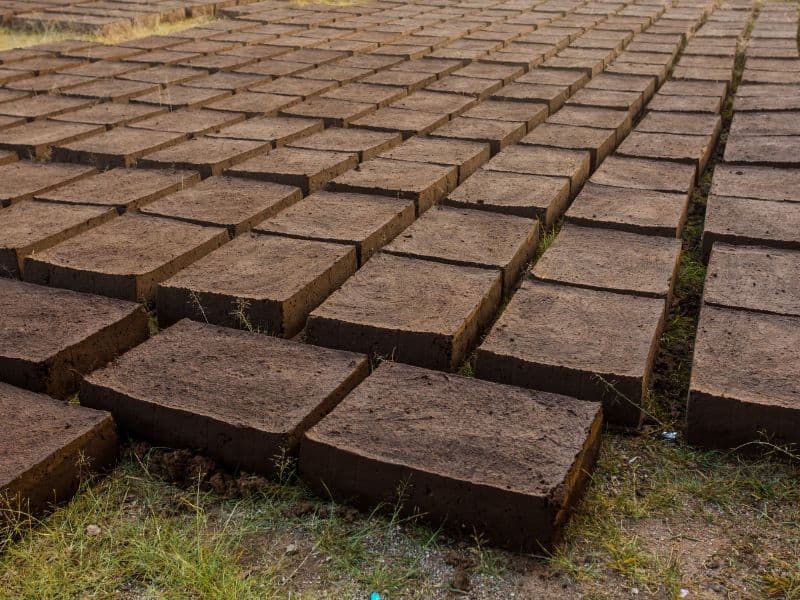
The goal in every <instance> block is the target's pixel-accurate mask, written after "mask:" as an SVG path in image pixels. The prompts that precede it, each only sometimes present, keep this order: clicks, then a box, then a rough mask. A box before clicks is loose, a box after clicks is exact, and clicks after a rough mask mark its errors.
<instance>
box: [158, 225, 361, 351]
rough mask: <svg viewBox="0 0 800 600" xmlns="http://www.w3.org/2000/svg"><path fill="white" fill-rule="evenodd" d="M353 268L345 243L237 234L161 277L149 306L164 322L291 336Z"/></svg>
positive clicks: (350, 249) (353, 257)
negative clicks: (189, 322)
mask: <svg viewBox="0 0 800 600" xmlns="http://www.w3.org/2000/svg"><path fill="white" fill-rule="evenodd" d="M264 265H269V268H268V269H265V268H264ZM356 267H357V261H356V251H355V247H354V246H351V245H347V244H329V243H325V242H319V241H314V240H301V239H295V238H288V237H283V236H271V235H257V234H244V235H241V236H239V237H238V238H236V239H235V240H233V241H231V242H229V243H228V244H226V245H225V246H223V247H222V248H219V249H218V250H216V251H214V252H212V253H210V254H209V255H208V256H206V257H205V258H203V259H201V260H198V261H197V262H196V263H194V264H193V265H191V266H190V267H187V268H185V269H183V270H182V271H181V272H179V273H178V274H177V275H175V276H173V277H171V278H170V279H167V280H166V281H165V282H164V283H162V284H161V285H160V286H159V287H158V297H157V300H156V304H157V306H158V313H159V317H160V318H161V319H162V320H163V322H165V323H172V322H174V321H177V320H178V319H181V318H183V317H190V318H193V319H199V320H204V321H208V322H211V323H217V324H224V325H233V326H245V323H249V324H250V325H252V326H253V327H255V328H257V329H260V330H263V331H265V332H267V333H270V334H278V335H283V336H285V337H291V336H293V335H295V334H296V333H297V332H298V331H299V330H300V329H301V328H302V327H303V323H304V322H305V319H306V316H307V315H308V313H309V312H310V311H311V310H313V309H314V308H315V307H317V306H319V304H320V303H321V302H322V301H323V300H324V299H325V298H326V297H327V296H328V295H329V294H330V293H331V292H332V291H333V290H334V289H336V288H337V287H339V286H340V285H341V284H342V282H343V281H344V280H345V279H347V278H348V277H349V276H350V275H352V274H353V273H354V272H355V270H356ZM245 319H246V321H245Z"/></svg>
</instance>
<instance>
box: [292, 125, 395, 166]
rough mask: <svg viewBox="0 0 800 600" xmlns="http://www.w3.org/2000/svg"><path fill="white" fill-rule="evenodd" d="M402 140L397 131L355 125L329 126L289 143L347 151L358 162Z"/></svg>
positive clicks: (299, 146) (294, 146)
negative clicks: (372, 129)
mask: <svg viewBox="0 0 800 600" xmlns="http://www.w3.org/2000/svg"><path fill="white" fill-rule="evenodd" d="M402 141H403V136H402V135H400V134H399V133H393V132H385V131H371V130H368V129H357V128H355V127H348V128H347V129H344V128H342V127H330V128H328V129H326V130H324V131H320V132H319V133H315V134H314V135H310V136H308V137H303V138H298V139H296V140H294V141H292V142H291V143H290V144H289V145H290V146H292V147H293V148H308V149H310V150H329V151H337V152H349V153H355V154H357V155H358V160H359V162H363V161H365V160H371V159H373V158H375V157H376V156H378V155H379V154H380V153H381V152H384V151H386V150H389V149H390V148H394V147H395V146H397V145H398V144H400V143H401V142H402Z"/></svg>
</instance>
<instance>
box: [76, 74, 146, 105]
mask: <svg viewBox="0 0 800 600" xmlns="http://www.w3.org/2000/svg"><path fill="white" fill-rule="evenodd" d="M156 90H158V85H156V84H154V83H149V82H141V81H124V80H121V79H91V80H90V81H89V82H88V83H84V84H83V85H78V86H75V87H71V88H69V89H67V90H64V91H63V92H62V93H63V94H65V95H67V96H73V97H76V98H89V99H92V100H106V101H111V102H125V101H127V100H130V99H131V98H135V97H137V96H144V95H145V94H149V93H151V92H154V91H156Z"/></svg>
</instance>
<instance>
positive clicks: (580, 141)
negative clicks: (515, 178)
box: [521, 123, 616, 169]
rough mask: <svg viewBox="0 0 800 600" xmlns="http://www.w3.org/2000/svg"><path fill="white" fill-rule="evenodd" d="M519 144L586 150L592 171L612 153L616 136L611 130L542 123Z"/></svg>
mask: <svg viewBox="0 0 800 600" xmlns="http://www.w3.org/2000/svg"><path fill="white" fill-rule="evenodd" d="M521 142H522V143H523V144H530V145H534V146H548V147H552V148H567V149H571V150H586V151H588V152H589V154H590V155H591V159H592V164H591V167H592V169H596V168H597V167H598V166H599V165H600V163H601V162H603V160H605V158H606V156H608V155H609V154H611V152H613V151H614V148H615V146H616V134H615V133H614V131H613V130H611V129H598V128H595V127H574V126H572V125H557V124H554V123H542V124H541V125H539V126H538V127H536V128H535V129H534V130H533V131H532V132H530V133H529V134H528V135H526V136H525V137H524V138H522V140H521Z"/></svg>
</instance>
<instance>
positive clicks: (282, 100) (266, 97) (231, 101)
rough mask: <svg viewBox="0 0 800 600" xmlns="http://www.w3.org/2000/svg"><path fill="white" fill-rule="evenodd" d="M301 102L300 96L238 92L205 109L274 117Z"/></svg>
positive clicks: (250, 115)
mask: <svg viewBox="0 0 800 600" xmlns="http://www.w3.org/2000/svg"><path fill="white" fill-rule="evenodd" d="M301 101H302V97H300V96H280V95H277V94H261V93H255V92H240V93H238V94H235V95H233V96H230V97H228V98H223V99H222V100H217V101H215V102H211V103H209V104H207V105H206V108H208V109H211V110H219V111H225V112H231V113H241V114H244V115H246V116H247V117H255V116H272V117H274V116H276V115H278V114H279V113H280V112H281V111H282V110H283V109H285V108H288V107H290V106H293V105H295V104H298V103H299V102H301Z"/></svg>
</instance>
